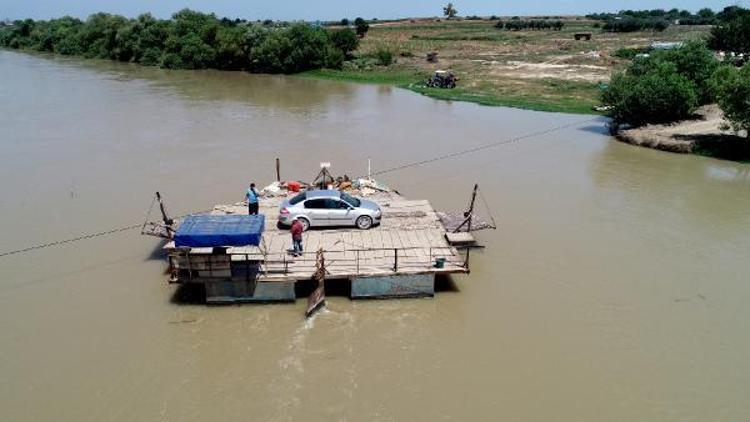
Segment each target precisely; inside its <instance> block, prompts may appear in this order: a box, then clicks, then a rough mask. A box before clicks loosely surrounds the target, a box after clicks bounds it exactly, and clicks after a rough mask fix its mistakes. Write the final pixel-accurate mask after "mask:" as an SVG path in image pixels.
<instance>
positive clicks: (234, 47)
mask: <svg viewBox="0 0 750 422" xmlns="http://www.w3.org/2000/svg"><path fill="white" fill-rule="evenodd" d="M246 33H247V28H246V27H245V26H244V25H242V26H222V27H221V28H219V31H218V32H217V33H216V62H215V65H216V68H218V69H234V70H238V69H246V68H247V67H248V66H249V62H248V57H249V53H250V46H249V45H248V44H247V43H246V40H247V39H246Z"/></svg>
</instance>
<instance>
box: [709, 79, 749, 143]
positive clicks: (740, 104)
mask: <svg viewBox="0 0 750 422" xmlns="http://www.w3.org/2000/svg"><path fill="white" fill-rule="evenodd" d="M713 81H714V86H715V89H716V101H717V103H718V104H719V107H720V108H721V110H722V111H723V112H724V118H725V119H726V120H727V122H728V125H727V127H728V128H731V129H733V130H734V131H735V132H738V133H739V132H741V131H744V132H745V136H746V137H748V138H750V64H745V65H744V66H743V67H742V68H741V69H737V68H735V67H733V66H722V67H721V68H719V70H717V71H716V73H715V74H714V78H713Z"/></svg>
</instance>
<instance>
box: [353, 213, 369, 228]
mask: <svg viewBox="0 0 750 422" xmlns="http://www.w3.org/2000/svg"><path fill="white" fill-rule="evenodd" d="M356 224H357V228H358V229H360V230H367V229H369V228H370V227H372V218H370V217H369V216H367V215H361V216H359V217H358V218H357V221H356Z"/></svg>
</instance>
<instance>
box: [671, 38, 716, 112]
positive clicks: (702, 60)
mask: <svg viewBox="0 0 750 422" xmlns="http://www.w3.org/2000/svg"><path fill="white" fill-rule="evenodd" d="M657 56H658V57H660V58H661V59H664V60H667V61H669V62H672V63H674V64H675V66H676V68H677V72H678V73H679V74H680V75H682V76H684V77H686V78H687V79H688V80H690V81H691V82H693V83H694V84H695V92H696V94H697V95H698V103H699V104H709V103H711V102H713V100H714V95H713V94H714V92H713V87H712V86H711V77H712V75H713V74H714V72H716V69H717V68H718V67H719V61H718V60H717V59H716V58H715V57H714V55H713V53H712V52H711V50H709V49H708V47H706V45H705V43H703V42H702V41H691V42H688V43H686V44H685V45H683V46H682V47H680V48H677V49H674V50H667V51H664V52H662V53H660V54H659V53H657Z"/></svg>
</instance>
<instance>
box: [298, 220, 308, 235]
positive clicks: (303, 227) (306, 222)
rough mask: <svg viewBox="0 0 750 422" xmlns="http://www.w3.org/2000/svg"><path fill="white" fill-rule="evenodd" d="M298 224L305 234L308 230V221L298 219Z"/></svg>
mask: <svg viewBox="0 0 750 422" xmlns="http://www.w3.org/2000/svg"><path fill="white" fill-rule="evenodd" d="M299 222H300V223H301V224H302V231H303V232H306V231H308V230H310V220H308V219H306V218H305V217H299Z"/></svg>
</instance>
